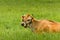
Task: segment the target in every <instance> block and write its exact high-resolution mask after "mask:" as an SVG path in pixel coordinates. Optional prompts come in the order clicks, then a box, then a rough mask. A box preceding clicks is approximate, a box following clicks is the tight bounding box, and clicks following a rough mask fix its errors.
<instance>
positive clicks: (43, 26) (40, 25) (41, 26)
mask: <svg viewBox="0 0 60 40" xmlns="http://www.w3.org/2000/svg"><path fill="white" fill-rule="evenodd" d="M21 25H22V26H24V27H25V28H27V27H29V28H30V29H31V30H32V31H33V32H60V23H58V22H55V21H51V20H36V19H35V18H33V17H32V16H31V15H29V14H28V15H25V16H22V23H21Z"/></svg>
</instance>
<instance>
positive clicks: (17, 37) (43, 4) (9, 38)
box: [0, 0, 60, 40]
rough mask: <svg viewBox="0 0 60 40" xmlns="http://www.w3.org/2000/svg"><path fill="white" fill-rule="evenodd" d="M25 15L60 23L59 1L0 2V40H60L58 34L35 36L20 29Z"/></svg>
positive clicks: (14, 0)
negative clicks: (22, 17)
mask: <svg viewBox="0 0 60 40" xmlns="http://www.w3.org/2000/svg"><path fill="white" fill-rule="evenodd" d="M27 13H29V14H31V15H32V14H33V17H35V18H36V19H50V20H54V21H58V22H60V0H51V1H49V0H46V1H45V0H37V1H36V0H0V40H60V33H44V34H35V33H33V32H31V30H30V29H29V28H27V29H25V28H24V27H22V26H21V25H20V23H21V16H22V15H24V14H27Z"/></svg>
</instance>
